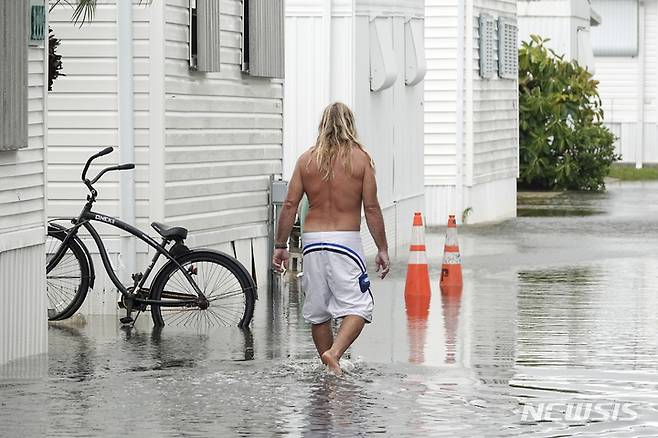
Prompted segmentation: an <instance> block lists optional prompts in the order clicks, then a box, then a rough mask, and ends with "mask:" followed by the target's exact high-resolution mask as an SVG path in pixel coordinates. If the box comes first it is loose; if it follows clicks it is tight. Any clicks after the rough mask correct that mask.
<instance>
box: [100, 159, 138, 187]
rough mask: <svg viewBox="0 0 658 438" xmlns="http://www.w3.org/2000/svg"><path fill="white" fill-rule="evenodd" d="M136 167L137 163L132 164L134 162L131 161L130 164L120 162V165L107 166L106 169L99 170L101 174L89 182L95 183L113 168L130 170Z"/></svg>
mask: <svg viewBox="0 0 658 438" xmlns="http://www.w3.org/2000/svg"><path fill="white" fill-rule="evenodd" d="M134 168H135V165H134V164H132V163H130V164H120V165H118V166H110V167H106V168H105V169H103V170H101V171H100V172H99V174H98V175H96V177H95V178H94V179H92V180H91V181H89V184H94V183H95V182H96V181H98V180H99V179H100V178H101V176H103V175H104V174H105V172H111V171H112V170H130V169H134Z"/></svg>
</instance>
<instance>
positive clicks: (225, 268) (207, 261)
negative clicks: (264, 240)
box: [151, 250, 256, 329]
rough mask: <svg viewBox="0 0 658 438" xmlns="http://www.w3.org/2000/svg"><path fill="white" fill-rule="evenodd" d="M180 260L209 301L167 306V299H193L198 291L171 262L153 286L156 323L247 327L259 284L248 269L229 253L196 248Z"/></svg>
mask: <svg viewBox="0 0 658 438" xmlns="http://www.w3.org/2000/svg"><path fill="white" fill-rule="evenodd" d="M177 260H178V262H179V263H180V265H181V266H182V268H183V269H184V270H185V271H186V272H188V273H189V274H190V276H191V277H192V279H193V280H194V281H195V282H196V284H197V285H198V286H199V289H200V290H201V291H202V292H203V294H204V295H205V296H206V298H207V299H208V301H209V303H210V305H209V306H208V307H207V308H201V307H199V306H197V305H196V304H188V305H178V306H167V305H166V304H167V302H171V301H184V300H190V301H192V300H194V299H195V298H196V297H197V294H196V292H195V290H194V288H193V287H192V285H191V284H190V282H189V281H188V280H187V278H186V276H185V275H184V274H183V272H181V270H180V269H178V267H177V266H176V265H175V264H174V263H172V262H169V263H168V264H167V265H165V266H164V267H163V268H162V270H161V271H160V273H159V274H158V276H157V277H156V278H155V279H154V280H153V285H152V286H151V299H152V300H159V301H162V302H163V303H162V305H161V304H151V316H152V318H153V323H154V324H155V325H156V326H164V325H169V326H183V327H192V328H197V329H206V328H211V327H221V326H226V327H230V326H237V327H247V326H248V325H249V323H250V322H251V318H252V316H253V314H254V303H255V300H256V292H255V289H256V286H255V284H254V281H253V279H252V278H251V276H250V275H249V273H248V272H247V271H246V269H245V268H244V267H243V266H242V265H241V264H240V262H238V261H237V260H235V259H234V258H233V257H230V256H228V255H226V254H223V253H219V252H214V251H205V250H201V251H199V250H197V251H191V252H189V253H188V254H185V255H184V256H181V257H179V258H178V259H177Z"/></svg>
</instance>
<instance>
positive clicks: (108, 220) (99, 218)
mask: <svg viewBox="0 0 658 438" xmlns="http://www.w3.org/2000/svg"><path fill="white" fill-rule="evenodd" d="M94 219H96V220H97V221H102V222H105V223H108V224H113V225H114V219H112V218H111V217H107V216H102V215H100V214H97V215H96V216H94Z"/></svg>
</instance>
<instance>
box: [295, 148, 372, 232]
mask: <svg viewBox="0 0 658 438" xmlns="http://www.w3.org/2000/svg"><path fill="white" fill-rule="evenodd" d="M350 153H351V155H352V156H351V159H352V172H351V173H350V172H348V171H347V169H346V168H345V165H344V162H343V159H342V158H340V157H336V159H334V162H333V163H332V169H333V175H332V177H331V178H330V179H329V180H328V181H327V180H324V179H323V178H322V175H321V173H320V170H319V168H318V164H317V160H316V159H315V155H314V154H313V152H312V151H311V150H308V151H306V152H305V153H304V154H302V156H301V157H300V158H299V162H300V165H301V166H300V170H301V177H302V185H303V190H304V192H305V193H306V196H307V197H308V202H309V210H308V214H307V215H306V219H305V221H304V231H307V232H311V231H359V230H360V229H361V205H362V203H363V180H364V178H363V177H364V173H365V172H366V171H367V170H368V169H369V168H371V165H370V159H369V157H368V156H367V155H366V153H365V152H363V151H362V150H360V149H357V148H353V149H352V150H351V151H350Z"/></svg>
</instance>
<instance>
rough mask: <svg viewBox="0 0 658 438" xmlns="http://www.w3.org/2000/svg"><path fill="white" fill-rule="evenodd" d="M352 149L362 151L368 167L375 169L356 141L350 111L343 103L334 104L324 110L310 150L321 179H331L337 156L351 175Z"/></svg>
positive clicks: (361, 146) (363, 149) (352, 115)
mask: <svg viewBox="0 0 658 438" xmlns="http://www.w3.org/2000/svg"><path fill="white" fill-rule="evenodd" d="M352 148H358V149H360V150H362V151H363V152H364V153H365V154H366V155H367V156H368V159H369V160H370V166H372V167H373V168H374V167H375V165H374V163H373V161H372V158H370V155H369V154H368V152H366V150H365V148H364V147H363V145H362V144H361V142H360V141H359V139H358V136H357V134H356V127H355V123H354V114H353V113H352V110H350V109H349V107H348V106H347V105H345V104H344V103H341V102H334V103H332V104H331V105H329V106H327V107H326V108H325V109H324V112H323V113H322V119H321V120H320V126H319V128H318V138H317V140H316V141H315V146H313V147H312V148H311V157H313V156H315V160H316V162H317V165H318V169H319V171H320V175H322V179H324V180H325V181H327V180H329V179H331V178H332V176H333V168H332V165H333V162H334V159H335V157H336V156H338V155H340V157H341V158H342V159H343V165H344V166H345V170H346V171H347V173H348V174H350V175H351V174H352V154H351V151H352ZM309 163H310V160H309Z"/></svg>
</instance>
